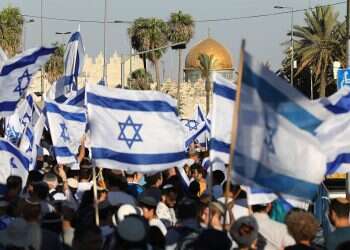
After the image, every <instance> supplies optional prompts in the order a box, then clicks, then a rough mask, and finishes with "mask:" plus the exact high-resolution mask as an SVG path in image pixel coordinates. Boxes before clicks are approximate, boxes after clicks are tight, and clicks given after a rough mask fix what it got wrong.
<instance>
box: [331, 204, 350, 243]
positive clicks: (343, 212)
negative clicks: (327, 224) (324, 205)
mask: <svg viewBox="0 0 350 250" xmlns="http://www.w3.org/2000/svg"><path fill="white" fill-rule="evenodd" d="M349 215H350V202H349V201H348V200H347V199H345V198H338V199H332V200H331V202H330V205H329V219H330V221H331V223H332V224H333V226H334V227H335V230H334V231H333V232H331V233H330V234H329V235H327V236H326V247H327V249H328V250H335V249H336V247H337V246H338V245H339V244H341V243H342V242H345V241H348V240H349V239H350V221H349Z"/></svg>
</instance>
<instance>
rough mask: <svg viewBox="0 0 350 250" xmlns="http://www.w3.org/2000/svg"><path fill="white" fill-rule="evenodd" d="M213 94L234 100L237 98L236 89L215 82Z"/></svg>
mask: <svg viewBox="0 0 350 250" xmlns="http://www.w3.org/2000/svg"><path fill="white" fill-rule="evenodd" d="M213 94H215V95H218V96H221V97H223V98H226V99H229V100H232V101H234V100H235V99H236V90H234V89H231V88H229V87H226V86H224V85H221V84H220V83H217V82H214V88H213Z"/></svg>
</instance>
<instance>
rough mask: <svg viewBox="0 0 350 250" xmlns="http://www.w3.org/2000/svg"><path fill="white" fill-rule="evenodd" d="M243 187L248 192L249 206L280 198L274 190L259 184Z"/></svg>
mask: <svg viewBox="0 0 350 250" xmlns="http://www.w3.org/2000/svg"><path fill="white" fill-rule="evenodd" d="M242 189H243V190H244V191H245V192H246V193H247V203H248V205H249V206H253V205H259V204H268V203H271V202H273V201H274V200H276V199H277V198H278V196H277V195H276V194H274V193H273V192H272V191H270V190H268V189H265V188H259V187H257V186H253V187H248V186H242Z"/></svg>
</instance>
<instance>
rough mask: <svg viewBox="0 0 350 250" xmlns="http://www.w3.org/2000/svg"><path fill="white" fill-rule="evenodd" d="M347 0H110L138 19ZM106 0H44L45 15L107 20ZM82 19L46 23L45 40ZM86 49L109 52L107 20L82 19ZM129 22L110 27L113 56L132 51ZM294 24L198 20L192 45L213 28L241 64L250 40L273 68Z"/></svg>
mask: <svg viewBox="0 0 350 250" xmlns="http://www.w3.org/2000/svg"><path fill="white" fill-rule="evenodd" d="M341 1H342V0H215V1H209V0H176V1H174V0H172V1H170V0H148V1H145V0H127V1H116V0H107V2H108V8H107V16H108V20H128V21H129V20H134V19H135V18H137V17H140V16H143V17H159V18H163V19H168V17H169V15H170V13H171V12H174V11H178V10H182V11H183V12H186V13H189V14H191V15H192V16H193V18H194V19H195V20H201V19H215V18H226V17H227V18H229V17H241V16H247V15H258V14H266V13H273V12H278V11H281V10H276V9H273V6H275V5H284V6H292V7H294V8H295V9H303V8H308V7H310V6H311V7H312V6H315V5H317V4H331V3H336V2H341ZM40 2H41V1H40V0H1V1H0V9H2V8H3V7H5V6H7V5H9V4H11V5H13V6H18V7H19V8H20V9H21V11H22V13H23V14H28V15H34V16H40ZM336 9H337V10H338V11H339V12H340V17H341V18H344V16H345V12H346V5H345V4H341V5H338V6H336ZM103 15H104V1H103V0H44V16H47V17H56V18H68V19H81V20H99V21H102V20H103ZM294 22H295V24H303V13H302V12H298V13H295V21H294ZM78 24H79V22H67V21H55V20H45V21H44V44H51V43H53V42H55V41H60V42H61V41H62V40H63V38H62V37H59V36H57V35H55V32H56V31H59V32H63V31H74V30H76V29H77V27H78ZM80 26H81V32H82V35H83V39H84V45H85V47H86V51H87V53H88V54H89V55H90V56H96V54H98V52H100V51H102V50H103V24H96V23H80ZM127 27H128V25H127V24H109V25H107V34H108V35H107V54H108V55H109V54H112V53H113V52H114V51H117V52H118V53H119V54H120V53H121V54H127V53H129V42H128V36H127ZM289 28H290V14H283V15H276V16H269V17H261V18H252V19H242V20H234V21H224V22H210V23H196V32H195V36H194V38H193V39H192V40H191V42H190V44H189V46H188V47H189V48H190V47H191V46H192V45H193V44H194V43H197V42H198V41H200V40H201V39H203V38H206V37H207V34H208V29H210V34H211V36H212V37H213V38H215V39H216V40H218V41H219V42H221V43H222V44H223V45H224V46H226V47H227V48H228V49H229V50H230V51H231V53H232V54H233V57H234V61H235V63H237V61H238V57H239V47H240V43H241V40H242V38H245V39H246V44H247V46H246V47H247V50H248V51H249V52H250V53H251V54H253V55H254V56H255V57H257V58H258V59H259V60H260V61H262V62H265V61H269V62H270V63H271V65H272V68H273V69H277V68H279V67H280V63H281V60H282V58H283V54H282V52H283V47H282V46H281V43H282V42H284V41H286V40H288V37H287V36H286V33H287V32H288V29H289ZM26 34H27V39H26V47H27V48H28V47H34V46H37V45H39V44H40V19H37V20H36V22H34V23H31V24H28V25H27V28H26ZM162 60H163V61H164V65H165V74H166V77H169V76H170V77H172V78H173V79H176V72H177V54H176V53H175V52H174V51H172V50H168V52H167V53H166V55H165V56H164V58H163V59H162Z"/></svg>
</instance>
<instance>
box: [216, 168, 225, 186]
mask: <svg viewBox="0 0 350 250" xmlns="http://www.w3.org/2000/svg"><path fill="white" fill-rule="evenodd" d="M224 180H225V174H224V173H223V172H222V171H221V170H215V171H213V185H221V183H222V182H223V181H224Z"/></svg>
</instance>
